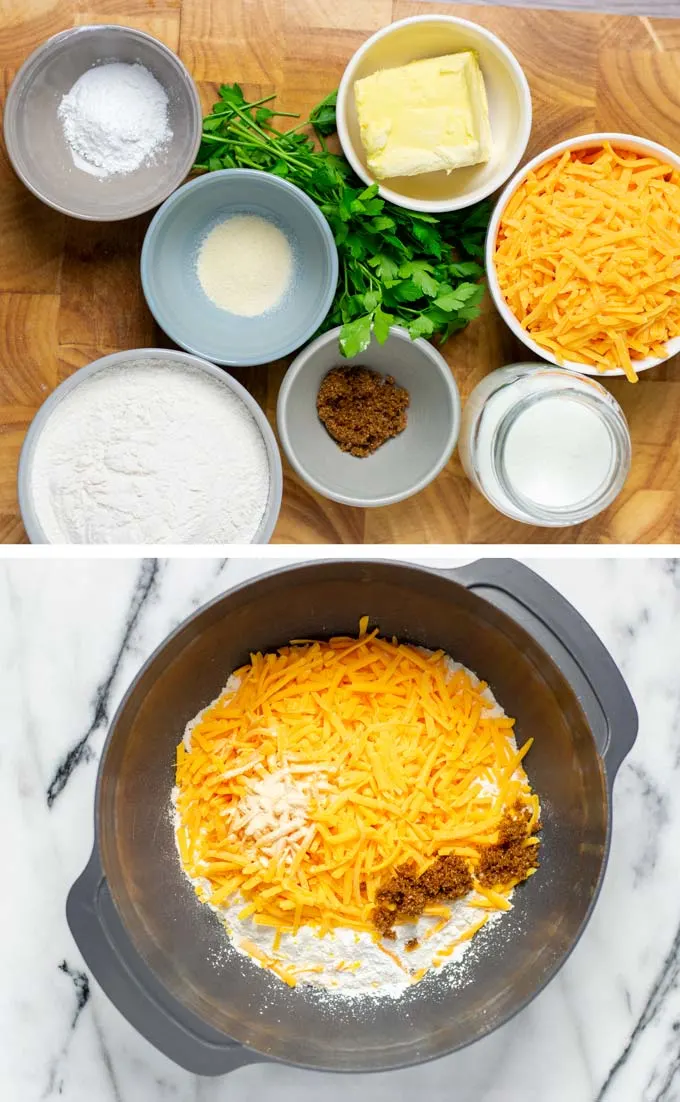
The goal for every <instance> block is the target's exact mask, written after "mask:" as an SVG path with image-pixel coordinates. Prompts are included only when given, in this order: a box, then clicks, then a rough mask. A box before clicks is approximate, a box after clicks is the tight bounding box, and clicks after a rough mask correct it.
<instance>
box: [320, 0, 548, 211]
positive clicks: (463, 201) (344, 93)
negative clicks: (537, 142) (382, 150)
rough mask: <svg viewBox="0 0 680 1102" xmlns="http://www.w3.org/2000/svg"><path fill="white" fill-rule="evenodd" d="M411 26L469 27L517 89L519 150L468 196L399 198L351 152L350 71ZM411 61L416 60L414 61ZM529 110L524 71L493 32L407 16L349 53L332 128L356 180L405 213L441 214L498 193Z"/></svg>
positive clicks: (527, 126)
mask: <svg viewBox="0 0 680 1102" xmlns="http://www.w3.org/2000/svg"><path fill="white" fill-rule="evenodd" d="M414 23H447V24H450V25H452V26H456V27H461V28H463V29H467V28H471V29H473V30H474V31H475V32H478V33H479V34H480V35H481V36H482V38H485V39H487V41H488V42H490V43H493V45H494V46H495V47H496V48H497V49H498V51H499V53H500V54H501V55H502V56H503V57H504V59H505V61H506V63H507V65H508V68H509V70H510V72H511V74H512V78H513V83H514V84H515V87H516V88H517V91H518V94H519V99H520V127H519V143H520V146H521V148H520V149H519V150H518V152H517V155H516V156H515V157H513V158H511V160H510V161H508V167H507V171H506V169H505V168H504V169H503V170H502V173H501V174H500V176H499V178H497V179H496V180H495V181H494V182H492V183H491V184H485V185H483V186H481V187H478V188H476V189H475V191H474V192H472V194H471V195H468V194H465V195H460V196H456V197H455V198H453V199H448V200H443V199H415V198H412V197H410V196H405V195H402V194H401V193H400V192H398V191H393V190H392V189H391V188H389V187H385V186H384V184H383V183H382V182H381V181H379V180H376V179H375V178H374V177H373V176H372V175H371V174H370V172H368V171H367V169H366V168H365V167H364V165H363V164H362V162H361V161H360V160H359V158H358V157H357V155H356V153H355V151H354V145H353V144H352V141H351V139H350V136H349V130H348V127H347V124H346V121H345V115H346V112H347V106H348V99H349V91H350V85H351V84H352V82H353V77H354V71H355V69H356V66H357V64H358V62H359V61H360V60H361V58H362V57H363V56H364V54H366V53H367V52H368V51H369V50H370V49H371V47H372V46H373V45H374V44H375V43H376V42H378V41H379V40H380V39H381V38H386V37H387V36H388V35H390V34H391V33H392V32H393V31H395V30H397V29H398V28H401V27H406V26H409V25H412V24H414ZM413 60H417V59H416V58H414V59H413ZM532 116H533V109H532V103H531V89H530V88H529V82H528V80H527V78H526V75H525V73H524V70H523V68H522V66H521V65H520V63H519V61H518V60H517V58H516V57H515V55H514V54H513V52H512V50H511V49H510V48H509V47H508V46H506V45H505V43H504V42H503V41H502V39H500V38H499V37H498V35H496V34H494V32H493V31H490V30H488V28H487V27H484V26H482V24H481V23H474V22H473V21H472V20H471V19H461V18H460V17H459V16H456V15H411V16H409V17H408V18H406V19H398V20H396V21H395V22H394V23H388V24H387V26H385V27H381V28H380V30H378V31H376V32H375V34H372V35H371V36H370V37H369V38H367V39H366V41H365V42H363V43H362V45H361V46H360V47H359V49H358V50H355V52H354V53H353V54H352V56H351V58H350V59H349V61H348V62H347V65H346V66H345V70H344V72H343V74H342V77H341V79H340V84H339V86H338V95H337V105H336V125H337V131H338V138H339V140H340V145H341V146H342V152H343V154H344V155H345V157H346V158H347V160H348V161H349V163H350V165H351V166H352V169H353V170H354V172H355V173H356V174H357V176H358V177H359V179H361V180H363V182H364V183H365V184H367V185H371V184H375V183H377V184H378V190H379V194H380V195H381V197H382V198H383V199H386V200H387V201H388V202H390V203H394V205H395V206H398V207H405V208H406V209H407V210H415V211H419V212H421V213H423V214H445V213H447V212H449V211H454V210H465V209H466V208H467V207H471V206H473V204H474V203H478V202H480V201H481V200H482V199H486V198H488V196H489V195H492V194H493V193H494V191H498V189H499V188H500V187H502V186H503V184H504V182H505V181H506V180H507V179H508V177H509V176H511V175H512V173H513V172H514V171H515V169H516V168H517V165H518V164H519V163H520V161H521V160H522V157H523V156H524V154H525V152H526V148H527V145H528V144H529V138H530V136H531V126H532Z"/></svg>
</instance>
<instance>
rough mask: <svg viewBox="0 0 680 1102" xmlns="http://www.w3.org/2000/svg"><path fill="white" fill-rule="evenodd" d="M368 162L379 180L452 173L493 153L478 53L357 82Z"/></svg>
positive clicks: (468, 52) (389, 71)
mask: <svg viewBox="0 0 680 1102" xmlns="http://www.w3.org/2000/svg"><path fill="white" fill-rule="evenodd" d="M354 98H355V102H356V106H357V113H358V116H359V127H360V130H361V140H362V142H363V145H364V149H365V150H366V156H367V160H368V167H369V169H370V170H371V172H372V173H373V175H374V176H375V177H376V179H378V180H386V179H388V178H390V177H392V176H419V175H420V174H421V173H424V172H440V171H442V169H443V170H444V171H446V172H451V171H452V169H454V168H463V167H465V166H467V165H476V164H482V163H484V162H485V161H488V160H489V157H490V156H491V126H490V124H489V106H488V103H487V99H486V89H485V87H484V78H483V76H482V71H481V69H480V68H479V62H478V60H477V55H476V53H475V52H474V51H473V50H464V51H463V52H461V53H458V54H447V55H446V56H445V57H432V58H424V59H423V60H422V61H412V62H410V63H409V64H408V65H402V66H400V67H399V68H397V69H381V70H379V71H378V72H377V73H372V74H371V76H369V77H364V78H363V79H361V80H357V81H355V84H354Z"/></svg>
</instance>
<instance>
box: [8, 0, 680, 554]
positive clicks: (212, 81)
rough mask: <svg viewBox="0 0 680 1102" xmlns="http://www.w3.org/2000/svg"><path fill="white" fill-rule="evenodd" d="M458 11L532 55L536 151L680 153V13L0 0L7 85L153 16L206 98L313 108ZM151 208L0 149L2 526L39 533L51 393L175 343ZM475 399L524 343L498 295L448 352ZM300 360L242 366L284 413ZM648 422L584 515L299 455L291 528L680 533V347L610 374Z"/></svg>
mask: <svg viewBox="0 0 680 1102" xmlns="http://www.w3.org/2000/svg"><path fill="white" fill-rule="evenodd" d="M435 12H441V13H444V14H457V15H461V16H464V17H465V18H467V19H471V20H473V21H476V22H478V23H481V24H483V25H484V26H486V27H488V28H489V29H490V30H492V31H494V32H495V33H496V34H498V35H499V36H500V37H501V38H502V39H503V40H504V41H505V42H506V43H507V45H508V46H509V47H510V49H511V50H513V51H514V53H515V54H516V56H517V57H518V59H519V61H520V63H521V65H522V66H523V67H524V70H525V72H526V75H527V77H528V80H529V83H530V85H531V92H532V97H533V105H534V126H533V131H532V135H531V140H530V143H529V148H528V150H527V159H528V158H529V157H531V156H533V155H534V154H536V153H538V152H539V151H540V150H542V149H544V148H546V147H547V146H548V145H551V144H553V143H554V142H556V141H559V140H560V139H562V138H566V137H569V136H570V135H575V134H582V133H586V132H588V131H594V130H621V131H632V132H635V133H639V134H642V135H645V136H646V137H649V138H653V139H655V140H656V141H659V142H662V143H664V144H665V145H667V146H670V147H671V148H673V149H675V150H676V151H678V152H680V127H679V120H680V21H675V20H673V21H671V20H663V19H647V18H635V17H620V16H607V15H585V14H580V13H568V12H557V11H535V10H534V11H528V10H521V9H520V10H517V9H506V8H495V7H469V6H463V5H455V4H454V5H452V4H433V3H418V2H412V0H98V2H95V0H23V2H22V3H21V4H19V3H17V2H16V0H0V66H1V67H2V94H3V97H4V94H5V92H6V89H7V87H8V86H9V83H10V81H11V80H12V77H13V76H14V74H15V72H16V70H17V69H18V67H19V65H20V64H21V62H22V61H23V60H24V58H25V57H26V56H27V55H28V54H29V53H30V52H31V51H32V50H33V49H35V47H36V46H38V45H39V44H40V43H41V42H43V41H44V40H45V38H47V37H48V36H49V35H52V34H55V33H56V32H57V31H60V30H63V29H64V28H66V27H69V26H72V25H74V24H83V23H123V24H127V25H130V26H135V27H139V28H141V29H143V30H145V31H149V32H150V33H151V34H153V35H155V36H156V37H157V38H160V39H161V40H162V41H164V42H166V43H167V45H169V46H170V47H171V48H172V49H173V50H176V51H177V53H179V55H180V57H181V58H182V59H183V60H184V62H185V63H186V65H187V66H188V68H189V69H190V71H191V72H192V74H193V76H194V78H195V79H196V81H197V82H198V86H199V88H200V91H201V96H202V99H203V104H204V107H206V108H207V107H208V106H209V105H210V104H211V103H212V102H213V100H214V98H215V91H216V87H217V85H218V84H220V83H221V82H222V81H233V80H238V81H240V82H241V83H242V84H243V86H244V89H245V91H246V93H247V94H248V95H250V96H252V98H256V97H259V96H261V95H266V94H268V93H270V92H277V93H278V95H279V104H280V106H281V107H282V108H283V109H284V110H287V111H300V112H304V113H307V112H308V111H309V109H310V108H311V107H312V106H313V105H314V104H315V103H317V102H318V100H320V99H321V98H322V97H323V96H325V95H326V94H327V93H328V92H329V91H330V90H331V89H332V88H334V87H336V86H337V83H338V81H339V79H340V76H341V74H342V71H343V68H344V66H345V64H346V62H347V60H348V58H349V57H350V55H351V54H352V52H353V51H354V50H355V49H356V48H357V47H358V46H359V45H360V44H361V42H362V41H363V40H364V39H365V38H367V37H368V35H370V34H372V33H373V32H374V31H376V30H377V29H378V28H379V27H381V26H383V25H384V24H386V23H389V22H390V21H392V20H394V19H402V18H404V17H405V16H409V15H417V14H419V13H427V14H433V13H435ZM148 221H149V216H145V217H142V218H137V219H134V220H132V221H129V222H122V223H114V224H108V225H107V224H102V225H97V224H92V223H85V222H79V221H76V220H74V219H68V218H64V217H62V216H60V215H58V214H57V213H55V212H53V211H52V210H50V209H49V208H48V207H46V206H44V205H43V204H42V203H40V202H39V201H38V200H37V199H35V198H33V196H32V195H31V194H30V193H29V192H28V191H27V190H26V189H25V188H24V187H23V186H22V184H21V183H20V182H19V181H18V180H17V179H16V177H15V176H14V174H13V172H12V169H11V168H10V166H9V163H8V160H7V155H6V152H5V151H4V148H3V151H2V159H1V161H0V540H2V541H4V542H6V543H18V542H22V541H25V539H26V537H25V534H24V531H23V528H22V525H21V520H20V517H19V512H18V506H17V500H16V467H17V460H18V456H19V450H20V447H21V442H22V440H23V437H24V434H25V432H26V429H27V427H28V425H29V423H30V420H31V418H32V417H33V415H34V413H35V412H36V410H37V409H38V407H39V406H40V404H41V403H42V401H43V400H44V399H45V398H46V397H47V395H48V394H49V393H50V391H51V390H52V389H53V388H54V387H55V386H56V385H57V383H59V382H60V381H61V380H62V379H64V378H66V377H67V376H68V375H70V374H71V373H72V372H73V371H74V370H75V369H76V368H78V367H81V366H82V365H83V364H86V363H88V362H89V361H90V360H93V359H95V358H96V357H98V356H102V355H104V354H105V353H108V352H114V351H117V350H119V349H124V348H134V347H139V346H148V345H166V346H167V345H168V343H169V342H168V341H167V339H166V338H165V337H164V336H163V334H162V333H161V332H160V331H159V330H158V328H157V327H156V326H155V324H154V322H153V320H152V318H151V315H150V314H149V312H148V310H147V308H146V305H145V303H144V298H143V296H142V291H141V286H140V280H139V252H140V248H141V243H142V239H143V236H144V231H145V229H146V226H147V225H148ZM444 352H445V355H446V357H447V360H448V362H449V363H450V365H451V368H452V370H453V372H454V374H455V377H456V380H457V382H458V385H459V387H460V390H461V396H462V398H463V400H465V398H466V396H467V395H468V394H469V392H470V390H471V388H472V387H473V386H474V385H475V383H476V382H477V381H478V380H479V379H480V378H481V377H482V376H483V375H485V374H486V373H487V372H489V371H491V370H492V369H493V368H495V367H499V366H500V365H502V364H505V363H511V362H513V361H515V360H518V359H523V358H526V354H525V352H524V351H523V348H522V346H521V345H519V344H518V343H517V342H516V340H515V339H514V338H513V337H512V336H511V334H510V333H509V331H508V330H507V329H506V328H505V326H504V325H503V323H502V322H501V321H500V319H499V318H498V317H497V316H495V314H494V311H493V308H492V307H491V306H490V305H489V306H487V308H486V311H485V314H484V316H483V317H482V318H479V319H478V320H477V321H476V322H474V323H473V324H472V325H470V326H469V328H468V329H467V330H466V331H465V332H463V333H462V334H459V335H457V336H455V337H454V338H452V339H451V340H450V341H449V342H448V344H447V345H446V347H445V349H444ZM285 367H286V364H285V362H279V363H275V364H272V365H270V366H268V367H261V368H248V369H244V370H242V371H237V372H234V374H235V375H237V377H238V378H239V379H240V380H241V381H242V382H243V383H245V384H246V386H248V388H249V389H250V390H251V391H252V393H253V394H254V395H255V397H256V398H257V399H258V401H260V402H261V403H262V405H263V406H265V408H266V410H267V412H268V414H269V417H270V419H271V421H272V424H274V423H275V417H274V411H275V406H276V395H277V391H278V387H279V385H280V382H281V378H282V376H283V373H284V370H285ZM607 385H609V386H610V388H611V390H612V392H613V393H614V394H615V395H616V397H617V398H618V399H619V401H620V402H621V404H622V405H623V407H624V409H625V412H626V415H627V417H628V419H629V423H630V428H631V433H632V437H633V451H634V457H633V468H632V472H631V475H630V478H629V480H628V483H627V485H626V487H625V489H624V491H623V493H622V494H621V495H620V497H619V498H618V500H617V501H616V502H615V504H614V505H613V506H612V507H611V508H610V509H609V510H608V511H607V512H606V513H605V514H603V515H602V516H601V517H598V518H596V519H595V520H593V521H590V522H588V523H587V524H584V525H581V526H580V527H578V528H569V529H560V530H551V529H543V528H530V527H526V526H524V525H520V524H516V523H515V522H513V521H510V520H507V519H506V518H505V517H503V516H501V514H499V513H497V512H496V511H495V510H493V509H492V508H491V507H490V506H489V505H487V503H486V502H485V500H484V499H483V498H482V497H481V496H480V495H479V494H478V493H477V492H476V491H474V490H473V489H472V487H471V486H470V484H469V483H468V481H467V479H466V478H465V475H464V474H463V471H462V468H461V466H460V463H459V461H458V459H457V457H454V458H453V459H452V460H451V462H450V463H449V465H448V467H447V468H446V470H445V471H444V472H443V473H442V474H441V475H440V476H439V478H438V479H437V480H436V482H434V483H433V485H431V486H430V487H429V488H428V489H427V490H425V491H424V492H423V493H421V494H419V495H418V496H417V497H414V498H411V499H410V500H409V501H406V502H403V503H401V504H399V505H394V506H391V507H389V508H386V509H375V510H366V511H364V510H360V509H350V508H347V507H345V506H341V505H337V504H335V503H334V502H330V501H327V500H326V499H325V498H321V497H318V496H317V495H315V494H313V493H311V492H310V491H309V490H308V489H307V488H306V487H305V486H304V485H303V484H302V483H301V482H300V481H299V480H298V479H297V477H296V476H295V475H293V474H292V473H291V471H290V470H289V469H286V470H285V486H284V497H283V508H282V510H281V518H280V521H279V524H278V527H277V529H276V534H275V537H274V538H275V542H279V543H466V542H467V543H508V542H510V543H515V542H516V543H525V542H527V543H543V542H553V543H571V542H578V543H677V542H680V357H675V359H674V360H673V361H672V362H670V363H668V364H667V365H665V366H664V367H661V368H657V369H655V370H653V371H650V372H647V373H645V374H644V375H643V377H642V379H641V381H640V383H639V384H638V385H637V386H631V385H630V384H628V383H627V382H625V381H621V380H613V381H612V382H611V383H610V384H607Z"/></svg>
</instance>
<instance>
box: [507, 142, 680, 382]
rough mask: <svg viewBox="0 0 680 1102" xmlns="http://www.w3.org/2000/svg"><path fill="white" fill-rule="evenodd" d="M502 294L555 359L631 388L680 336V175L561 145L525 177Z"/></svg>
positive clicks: (514, 211)
mask: <svg viewBox="0 0 680 1102" xmlns="http://www.w3.org/2000/svg"><path fill="white" fill-rule="evenodd" d="M495 267H496V273H497V277H498V283H499V286H500V289H501V292H502V294H503V296H504V298H505V300H506V302H507V304H508V306H509V308H510V310H511V311H512V312H513V314H514V315H515V317H516V318H517V319H518V321H519V322H520V324H521V325H522V327H523V328H524V329H526V331H527V332H528V333H529V335H530V336H531V337H532V339H533V340H535V341H536V343H537V344H538V345H540V346H541V348H544V349H546V351H548V352H550V353H551V354H552V355H553V356H554V357H555V358H556V360H557V361H558V363H564V362H565V361H572V362H576V363H584V364H588V365H590V366H593V367H596V368H598V370H600V371H608V370H611V369H612V368H617V367H618V368H623V370H624V371H625V373H626V375H627V376H628V378H629V379H630V380H631V381H632V382H635V381H636V380H637V375H636V373H635V361H636V360H641V359H645V358H647V357H664V356H665V355H666V354H667V352H666V345H667V342H668V341H669V340H671V339H672V338H674V337H678V336H680V172H678V170H677V169H675V168H673V167H672V166H670V165H667V164H662V163H661V162H660V161H657V160H656V159H655V158H653V157H648V156H642V155H640V154H637V153H633V152H630V151H628V150H620V149H614V148H612V147H611V145H610V144H609V143H607V142H605V143H604V145H602V146H600V147H597V148H595V149H585V150H572V151H569V150H565V152H564V153H562V154H561V156H559V157H556V158H554V159H553V160H551V161H547V162H546V163H545V164H543V165H541V166H540V167H538V168H536V169H534V170H533V171H532V172H529V173H528V174H527V176H526V177H525V179H524V180H523V181H522V182H521V184H520V185H519V187H518V188H517V190H516V191H515V192H514V194H513V195H512V197H511V199H510V200H509V202H508V204H507V206H506V208H505V210H504V211H503V215H502V218H501V221H500V225H499V229H498V236H497V240H496V253H495Z"/></svg>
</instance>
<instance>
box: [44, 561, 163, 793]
mask: <svg viewBox="0 0 680 1102" xmlns="http://www.w3.org/2000/svg"><path fill="white" fill-rule="evenodd" d="M159 570H160V566H159V563H158V561H157V560H156V559H145V560H143V561H142V562H141V564H140V568H139V577H138V579H137V583H136V585H135V589H134V593H133V594H132V600H131V602H130V609H129V612H128V614H127V616H126V619H125V627H124V631H123V638H122V641H121V644H120V646H119V648H118V650H117V651H116V654H115V657H114V659H113V664H112V666H111V669H110V670H109V671H108V672H107V674H106V676H105V678H104V680H103V681H102V682H101V684H100V685H99V686H98V688H97V691H96V693H95V698H94V702H93V714H92V722H91V723H90V726H89V727H88V728H87V730H86V731H85V734H84V735H82V736H81V737H80V738H79V739H78V741H77V742H76V743H75V745H74V746H72V747H71V749H70V750H68V751H67V753H66V755H65V756H64V757H63V758H62V760H61V761H60V763H59V765H58V766H57V769H56V771H55V773H54V776H53V777H52V780H51V781H50V783H49V785H48V787H47V806H48V807H52V804H53V803H54V801H55V800H56V799H57V797H58V796H60V795H61V793H62V792H63V791H64V789H65V788H66V785H67V784H68V782H69V779H70V777H71V774H72V773H73V771H74V769H77V768H78V766H79V765H80V763H81V762H82V761H83V760H88V756H89V753H90V751H89V742H90V739H91V738H92V735H93V734H94V733H95V732H96V731H98V730H99V729H100V728H101V727H102V726H103V725H104V724H105V723H107V722H108V719H109V700H110V697H111V690H112V687H113V684H114V682H115V680H116V677H117V676H118V671H119V670H120V666H121V663H122V661H123V658H124V656H125V654H126V653H127V649H128V646H129V644H130V639H131V637H132V635H133V633H134V631H135V628H136V627H137V624H138V622H139V618H140V616H141V615H142V612H143V610H144V607H145V605H146V602H147V601H148V600H149V598H150V597H151V596H152V594H153V592H154V589H155V587H156V584H157V581H158V575H159Z"/></svg>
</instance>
